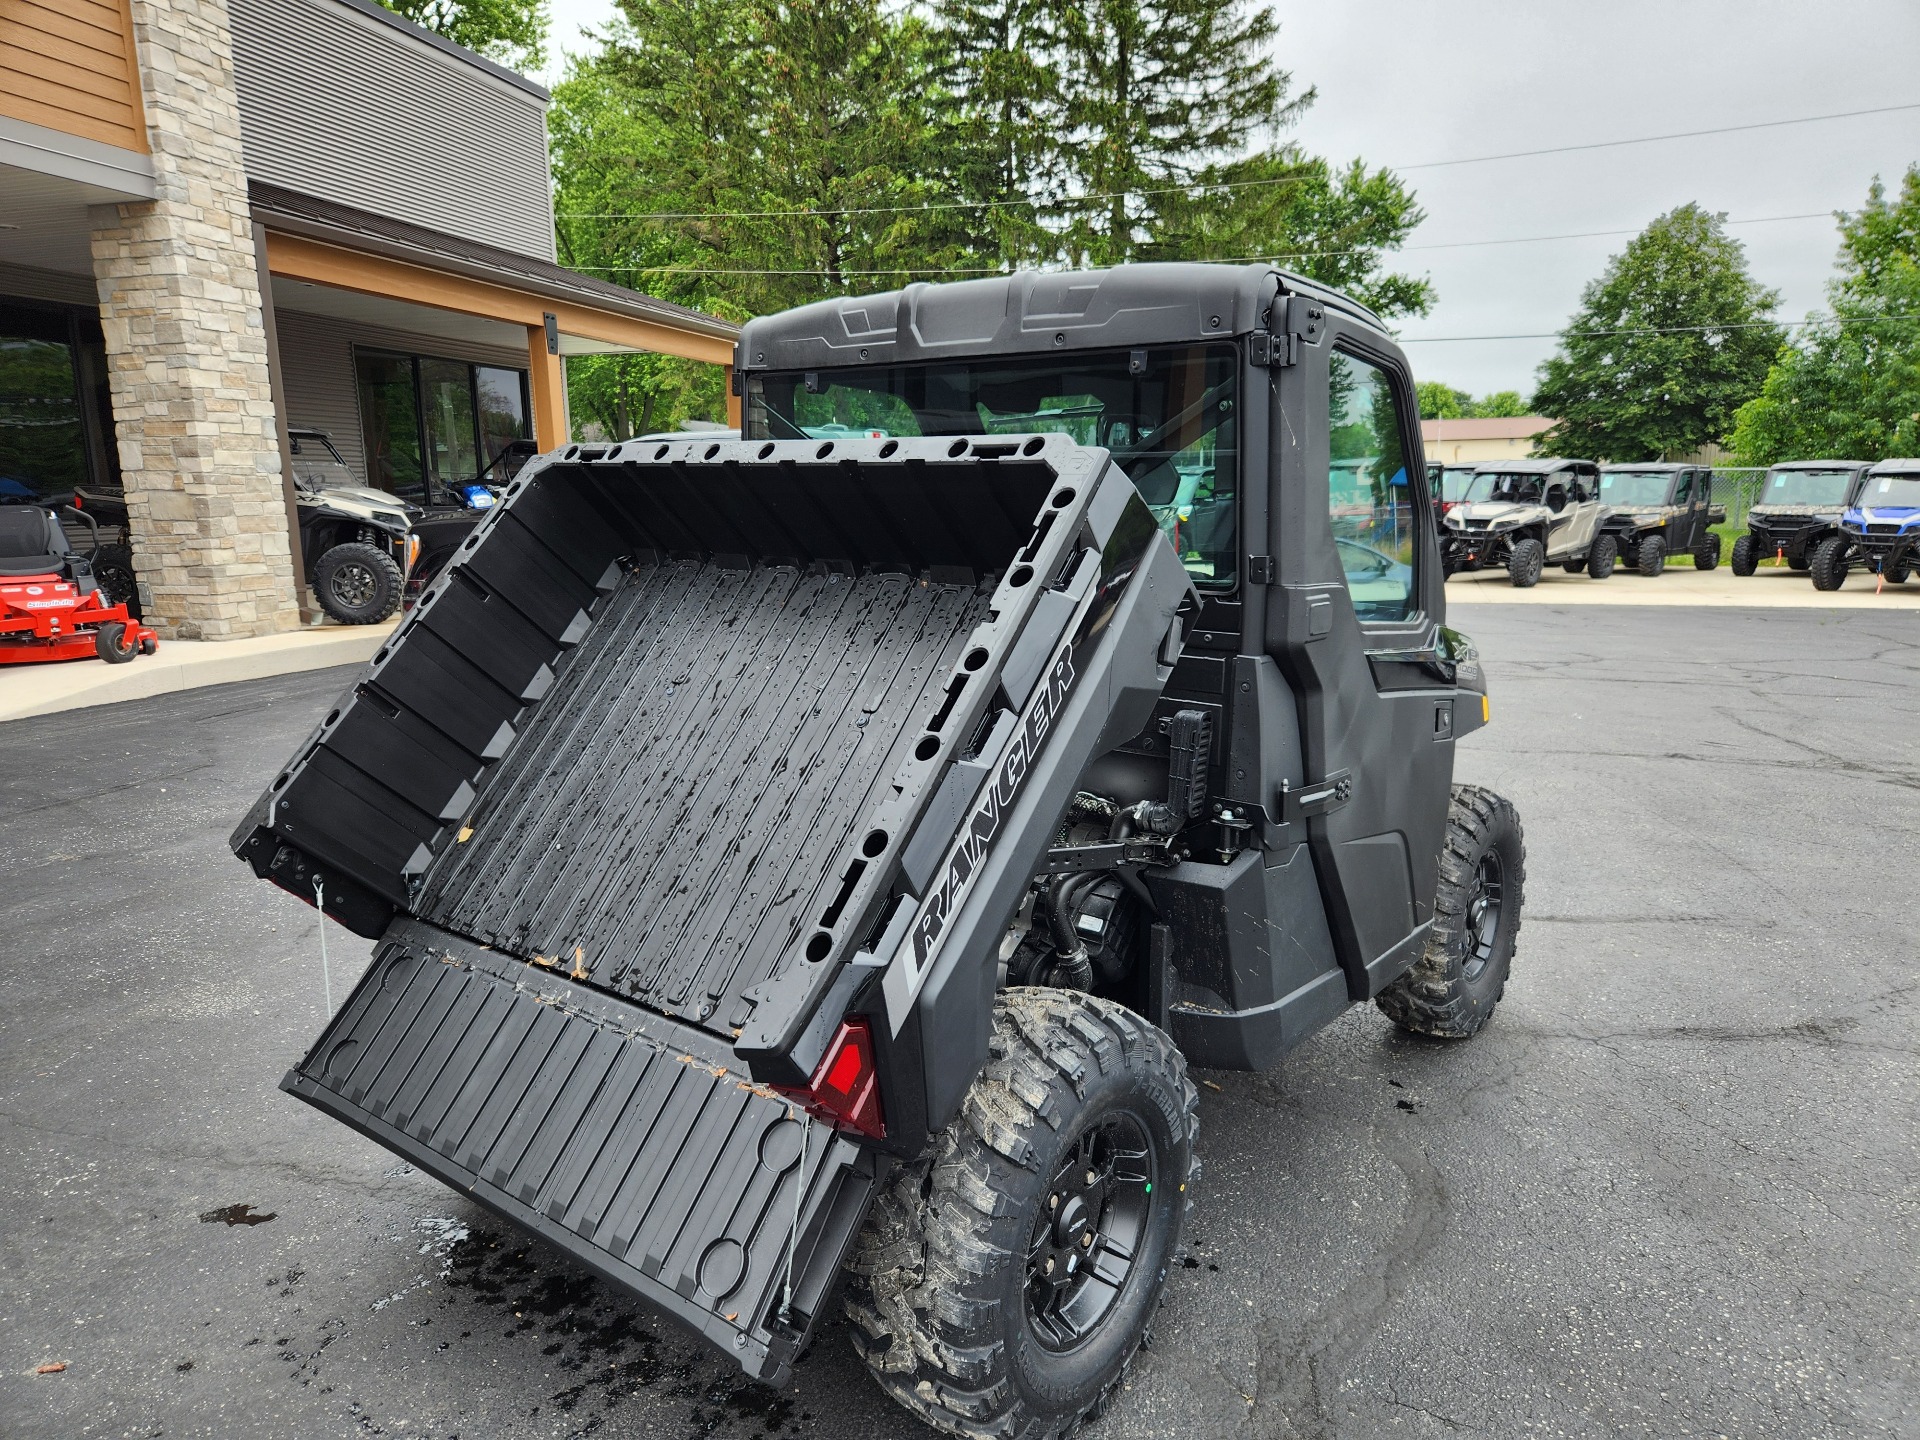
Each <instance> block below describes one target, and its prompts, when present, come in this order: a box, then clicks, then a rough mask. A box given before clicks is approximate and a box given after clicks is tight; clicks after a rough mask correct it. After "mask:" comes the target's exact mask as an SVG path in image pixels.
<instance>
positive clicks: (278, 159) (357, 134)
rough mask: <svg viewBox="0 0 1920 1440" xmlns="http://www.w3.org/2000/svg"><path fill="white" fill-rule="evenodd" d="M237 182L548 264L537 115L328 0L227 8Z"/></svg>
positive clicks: (512, 95) (457, 64)
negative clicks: (236, 112) (240, 178)
mask: <svg viewBox="0 0 1920 1440" xmlns="http://www.w3.org/2000/svg"><path fill="white" fill-rule="evenodd" d="M228 8H229V10H230V12H231V14H232V17H233V61H234V78H235V83H236V86H237V88H238V90H239V93H240V125H241V131H242V135H243V137H244V140H245V143H246V156H247V173H248V175H249V176H251V177H253V178H255V179H258V180H266V181H271V182H272V183H273V184H276V185H284V186H285V187H286V188H287V189H289V190H297V191H299V192H301V193H302V194H306V195H315V196H318V197H320V198H321V199H324V200H334V201H337V202H339V203H340V204H343V205H352V206H356V207H358V208H359V209H362V210H370V211H373V212H374V213H375V214H379V215H391V216H393V217H395V218H397V219H401V220H410V221H412V222H413V223H414V224H416V225H424V226H426V227H427V228H428V229H432V230H440V231H444V232H445V233H447V234H450V235H459V236H463V237H465V238H466V239H469V240H478V241H482V242H484V243H486V244H490V245H498V246H500V247H502V248H503V249H507V250H515V251H518V252H519V253H521V254H523V255H533V256H537V257H539V258H540V259H543V260H552V259H553V258H554V249H553V199H552V192H551V189H550V181H549V176H548V169H547V117H546V106H545V105H544V104H543V103H542V102H541V101H540V100H539V99H538V97H536V96H534V95H531V94H529V93H527V92H525V91H523V90H519V89H517V88H516V87H514V86H512V85H510V84H508V83H507V82H506V81H504V80H501V79H499V78H497V77H495V76H492V75H488V74H487V73H486V72H485V71H483V70H480V69H479V68H478V67H476V66H472V65H468V64H465V63H463V62H462V61H460V60H458V59H456V58H455V57H453V56H450V55H446V54H443V53H441V52H439V51H437V50H434V49H433V48H432V47H430V46H429V45H427V44H425V43H424V42H422V41H419V40H417V39H415V38H414V37H413V36H410V35H407V34H405V33H403V32H401V31H399V30H397V29H394V28H393V27H391V26H387V25H384V24H383V23H382V22H380V21H379V20H376V19H373V18H371V17H369V16H366V15H362V14H360V13H359V12H358V11H355V10H353V9H351V8H349V7H347V6H344V5H339V4H336V3H333V0H229V4H228Z"/></svg>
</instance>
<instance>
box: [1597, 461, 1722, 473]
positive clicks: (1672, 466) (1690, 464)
mask: <svg viewBox="0 0 1920 1440" xmlns="http://www.w3.org/2000/svg"><path fill="white" fill-rule="evenodd" d="M1600 468H1601V469H1602V470H1632V471H1635V472H1636V473H1637V472H1639V471H1641V470H1666V471H1674V470H1707V469H1710V468H1712V467H1710V466H1709V465H1708V464H1707V463H1706V462H1705V461H1703V460H1687V461H1678V460H1644V461H1630V460H1622V461H1620V462H1619V463H1618V464H1615V465H1602V466H1601V467H1600Z"/></svg>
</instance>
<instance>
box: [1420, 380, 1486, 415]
mask: <svg viewBox="0 0 1920 1440" xmlns="http://www.w3.org/2000/svg"><path fill="white" fill-rule="evenodd" d="M1414 394H1415V395H1416V396H1417V397H1418V399H1419V401H1420V418H1421V419H1422V420H1459V419H1462V418H1464V417H1465V416H1467V415H1468V414H1470V413H1472V406H1473V396H1471V395H1469V394H1468V393H1467V392H1466V391H1464V390H1456V389H1454V388H1453V387H1452V386H1451V385H1448V384H1447V383H1446V382H1444V381H1441V380H1422V381H1421V382H1420V383H1419V384H1418V385H1416V386H1415V387H1414Z"/></svg>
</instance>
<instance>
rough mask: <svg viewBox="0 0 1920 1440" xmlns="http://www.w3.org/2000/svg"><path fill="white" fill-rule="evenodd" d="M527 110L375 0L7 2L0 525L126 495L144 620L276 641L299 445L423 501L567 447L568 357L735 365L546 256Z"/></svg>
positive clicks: (452, 49) (668, 316) (702, 322)
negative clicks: (323, 445)
mask: <svg viewBox="0 0 1920 1440" xmlns="http://www.w3.org/2000/svg"><path fill="white" fill-rule="evenodd" d="M546 105H547V94H546V92H545V91H544V90H542V89H541V88H540V87H539V86H537V85H535V84H533V83H532V82H531V81H529V80H527V79H525V78H524V77H522V76H520V75H516V74H514V73H512V72H511V71H508V70H505V69H502V68H501V67H499V66H497V65H494V64H492V63H491V62H489V61H487V60H485V59H482V58H481V57H480V56H478V55H475V54H472V53H471V52H469V51H466V50H463V49H461V48H460V47H458V46H456V45H452V44H449V43H448V42H447V41H445V40H443V39H442V38H440V37H439V36H437V35H434V34H432V33H430V32H428V31H426V30H422V29H420V28H419V27H417V26H415V25H412V24H410V23H409V22H407V21H405V20H403V19H401V18H399V17H398V16H396V15H394V14H392V13H391V12H389V11H387V10H385V9H383V8H382V7H380V6H379V5H377V4H374V3H372V0H9V3H8V4H7V6H6V8H5V11H4V13H0V502H4V501H6V500H8V499H14V500H21V499H42V500H48V501H52V500H55V499H64V498H65V497H66V496H67V495H69V494H71V493H72V492H74V491H76V490H77V491H80V492H81V493H82V494H83V496H84V495H86V494H94V493H106V494H109V495H112V494H124V497H125V509H126V513H127V517H128V521H127V524H128V530H129V532H130V534H129V542H130V544H131V547H132V551H133V561H134V567H135V570H136V572H137V576H138V580H139V586H140V595H141V600H142V603H143V605H144V608H145V614H146V619H147V623H149V624H151V625H154V626H155V627H156V628H157V629H159V630H160V631H161V633H162V634H164V635H168V636H172V637H178V638H186V639H207V640H220V639H231V638H239V637H243V636H252V635H262V634H270V633H273V632H275V631H281V630H287V629H291V628H293V627H295V626H297V625H299V624H300V623H301V622H302V617H303V613H304V614H307V615H310V614H311V608H310V605H309V604H308V597H307V596H306V595H305V591H304V586H303V585H302V584H301V583H300V580H299V575H300V563H301V562H300V557H299V553H298V552H299V532H298V527H297V525H296V524H295V523H294V520H293V487H292V482H291V477H292V474H293V462H292V456H291V454H290V451H289V448H288V432H289V431H290V430H297V429H317V430H323V431H325V432H326V433H327V434H328V435H329V436H330V437H331V439H332V440H333V442H334V445H335V447H336V448H337V449H338V450H339V452H340V454H341V456H342V457H343V458H344V459H345V460H346V462H347V465H348V467H349V468H350V469H351V470H352V472H353V473H354V475H355V477H356V478H357V479H358V480H360V481H361V482H362V483H365V484H369V485H372V486H375V487H378V488H380V489H383V490H388V491H391V492H393V493H395V494H397V495H400V496H402V497H404V498H407V499H410V500H415V501H422V500H439V499H442V498H444V497H447V496H449V495H452V494H456V493H457V492H458V490H459V488H460V487H461V486H462V485H464V484H466V483H470V482H472V481H474V480H475V479H476V478H478V477H482V476H485V475H488V474H490V473H496V471H490V468H489V467H490V466H493V464H494V462H495V460H496V458H497V457H499V456H500V454H501V452H502V450H503V449H504V448H505V447H507V446H509V445H511V444H512V442H514V441H516V440H531V441H533V442H534V444H535V446H537V448H538V449H540V450H543V451H544V450H550V449H553V448H555V447H557V446H559V445H562V444H565V443H566V442H567V439H568V419H567V396H566V371H565V366H564V363H563V362H564V360H565V357H567V356H569V355H580V354H592V353H617V352H635V351H653V352H658V353H663V354H669V355H677V356H683V357H686V358H689V359H694V360H700V361H706V362H710V363H712V364H716V365H727V364H729V363H730V362H731V360H732V355H733V341H734V334H735V331H734V327H733V326H732V325H730V324H728V323H726V322H724V321H721V320H717V319H715V318H713V317H712V316H708V315H703V314H700V313H699V312H697V311H692V310H687V309H684V308H681V307H679V306H675V305H670V304H667V303H665V302H663V301H659V300H654V299H651V298H649V297H648V296H646V295H642V294H639V293H637V292H635V291H632V290H628V289H624V288H622V287H620V286H618V285H613V284H609V283H607V282H605V281H602V280H598V279H595V278H591V277H588V276H585V275H581V274H578V273H575V272H573V271H569V270H566V269H564V268H562V267H561V266H559V265H558V264H556V263H555V249H554V225H553V202H552V191H551V187H550V182H549V171H548V160H547V134H546ZM520 448H521V449H524V448H525V447H524V446H522V447H520ZM83 503H84V501H83Z"/></svg>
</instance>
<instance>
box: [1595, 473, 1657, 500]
mask: <svg viewBox="0 0 1920 1440" xmlns="http://www.w3.org/2000/svg"><path fill="white" fill-rule="evenodd" d="M1672 484H1673V474H1672V472H1671V471H1667V470H1605V471H1602V472H1601V475H1600V499H1601V502H1602V503H1603V504H1607V505H1664V504H1666V503H1667V493H1668V490H1669V488H1670V487H1671V486H1672Z"/></svg>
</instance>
